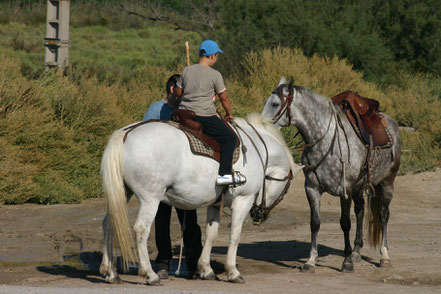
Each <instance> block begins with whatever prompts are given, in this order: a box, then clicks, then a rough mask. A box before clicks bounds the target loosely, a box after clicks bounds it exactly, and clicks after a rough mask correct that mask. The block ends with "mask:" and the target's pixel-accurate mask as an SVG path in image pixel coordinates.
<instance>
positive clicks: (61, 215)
mask: <svg viewBox="0 0 441 294" xmlns="http://www.w3.org/2000/svg"><path fill="white" fill-rule="evenodd" d="M302 185H303V178H302V176H300V177H299V178H297V179H296V181H295V183H294V187H293V188H292V189H291V191H290V192H289V194H288V195H287V196H286V197H285V199H284V200H283V201H282V202H281V203H280V204H279V206H278V207H277V208H276V209H275V211H274V212H273V213H272V215H271V218H270V219H269V220H268V221H267V222H266V223H264V224H263V225H261V226H260V227H255V226H252V224H251V221H250V219H247V221H246V223H245V225H244V229H243V233H242V238H241V245H240V247H239V251H238V267H239V270H240V271H241V273H242V276H243V277H244V279H245V281H246V283H245V284H240V285H237V284H230V283H227V282H226V276H225V272H224V263H225V258H226V252H227V246H228V233H229V228H228V224H229V217H228V216H226V217H223V218H222V221H221V226H220V233H219V238H218V240H217V243H216V244H215V247H214V248H213V254H212V263H213V268H214V269H215V272H216V273H217V275H218V277H219V279H220V281H195V280H187V279H184V278H179V277H172V278H170V279H169V280H165V281H163V282H162V287H161V286H159V287H148V286H146V285H144V284H143V280H142V279H141V278H139V277H138V276H136V274H135V272H133V273H130V274H125V275H122V279H123V280H124V283H123V284H119V285H109V284H106V283H105V282H104V280H103V279H102V278H101V277H100V276H99V274H98V266H99V263H100V258H101V257H100V253H99V251H100V249H101V239H102V233H101V220H102V217H103V216H104V209H105V206H104V201H103V200H102V199H95V200H88V201H85V202H83V203H81V204H78V205H53V206H39V205H19V206H0V224H1V226H0V293H8V292H10V291H11V289H15V290H16V291H17V293H18V292H25V291H26V292H28V291H31V292H32V293H60V292H61V293H62V292H66V293H88V292H89V293H90V292H93V293H110V292H111V293H120V292H133V293H138V292H139V293H141V291H147V290H149V291H153V292H157V293H169V292H173V293H181V292H193V293H194V292H201V293H205V292H217V293H218V292H249V293H323V292H327V293H348V292H358V293H441V169H438V170H437V171H434V172H425V173H421V174H416V175H411V174H409V175H405V176H400V177H398V178H397V180H396V187H395V195H394V199H393V201H392V204H391V218H390V221H389V247H390V256H391V258H392V268H387V269H384V268H379V267H378V265H379V253H378V252H377V250H373V249H370V248H369V246H367V245H365V248H363V250H362V254H363V260H362V261H361V262H360V263H357V264H355V272H354V273H351V274H345V273H341V272H340V271H339V269H340V267H341V263H342V261H343V257H342V255H343V251H342V250H343V235H342V232H341V230H340V225H339V217H340V208H339V207H340V206H339V200H338V199H337V198H334V197H332V196H329V195H324V196H323V198H322V208H321V220H322V226H321V229H320V233H319V240H318V242H319V247H318V250H319V256H320V257H319V261H318V266H317V269H316V273H315V274H311V273H301V272H300V270H299V268H300V267H301V266H302V265H303V263H304V262H305V261H306V260H307V258H308V256H309V240H310V235H309V208H308V205H307V201H306V198H305V194H304V192H303V187H302ZM129 207H130V208H129V209H130V211H131V216H132V221H133V220H134V217H135V215H136V212H137V203H136V201H135V200H131V202H130V204H129ZM226 212H228V209H227V210H226ZM204 221H205V210H204V209H200V210H199V224H200V225H201V227H202V229H203V230H204V228H205V225H204ZM353 221H354V218H353ZM172 222H173V228H172V231H173V236H172V240H173V245H174V246H176V253H177V247H178V245H179V240H180V239H179V238H180V232H179V227H178V225H177V224H178V221H177V217H176V215H175V213H173V217H172ZM352 227H353V229H352V232H351V233H352V241H353V238H354V228H355V223H354V222H353V226H352ZM152 237H153V236H151V238H150V240H149V250H150V251H151V252H152V255H151V256H152V257H153V258H154V257H155V256H156V252H155V246H154V243H153V242H152V240H153V238H152ZM366 243H367V242H365V244H366ZM177 257H178V254H176V255H175V260H174V266H176V264H177ZM172 271H174V269H172ZM11 285H21V287H18V288H17V287H16V288H11V287H10V286H11ZM34 286H35V288H30V287H34Z"/></svg>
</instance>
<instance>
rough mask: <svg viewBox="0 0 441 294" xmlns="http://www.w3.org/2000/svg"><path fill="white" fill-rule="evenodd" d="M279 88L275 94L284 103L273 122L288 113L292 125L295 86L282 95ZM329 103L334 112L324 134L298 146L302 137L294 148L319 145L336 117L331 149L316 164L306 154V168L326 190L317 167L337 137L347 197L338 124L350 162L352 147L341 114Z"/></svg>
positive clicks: (342, 178)
mask: <svg viewBox="0 0 441 294" xmlns="http://www.w3.org/2000/svg"><path fill="white" fill-rule="evenodd" d="M283 86H285V85H283ZM278 89H279V88H278ZM278 89H277V90H278ZM277 90H276V91H274V92H273V94H276V95H277V96H278V97H279V98H280V99H281V100H282V101H283V102H282V105H281V107H280V109H279V111H277V113H276V114H275V115H274V117H273V122H274V123H276V122H277V121H279V120H280V118H281V117H282V116H283V115H284V114H285V113H286V115H287V117H288V125H291V121H292V113H291V103H292V102H293V88H290V89H289V93H288V95H284V94H283V92H281V95H279V94H278V93H277ZM329 104H330V108H331V110H332V114H331V117H330V119H329V123H328V126H327V129H326V131H325V132H324V134H323V135H322V136H321V137H320V138H319V139H317V140H316V141H314V142H311V143H309V144H305V145H303V146H299V147H298V145H299V144H300V143H301V142H302V141H303V138H302V141H300V142H299V144H297V145H296V146H294V148H295V149H305V148H307V147H311V148H312V147H314V146H315V145H317V144H318V143H319V142H320V141H322V140H323V138H324V137H325V136H326V135H327V134H328V132H329V128H330V125H331V122H332V120H333V119H335V130H334V135H333V136H332V140H331V146H330V148H329V150H328V151H327V152H326V154H325V155H324V156H323V157H322V159H321V160H320V161H319V162H318V163H316V164H311V163H310V161H309V159H308V157H307V155H305V158H306V160H307V161H308V165H307V166H305V169H309V170H311V171H312V172H313V173H314V174H315V176H316V178H317V180H318V182H319V184H320V187H321V188H322V189H323V190H324V188H323V186H322V184H321V181H320V179H319V177H318V175H317V173H316V169H317V168H318V167H319V166H320V164H322V163H323V161H324V160H325V159H326V157H327V156H328V155H329V154H330V152H331V151H332V150H333V148H334V142H335V141H336V139H337V141H338V145H339V146H338V148H339V151H340V161H341V162H342V165H343V168H342V174H341V177H340V182H341V181H342V180H343V190H344V195H345V197H347V194H346V184H345V178H346V175H345V174H346V167H345V162H344V160H343V155H342V151H341V146H340V140H339V139H338V138H337V137H338V131H337V129H338V126H340V128H341V129H342V131H343V133H344V135H345V139H346V143H347V144H348V162H350V148H349V143H348V138H347V135H346V131H345V129H344V127H343V124H342V122H341V118H340V115H339V114H338V113H337V112H336V110H335V109H334V106H333V104H332V102H331V101H329ZM299 134H300V131H298V132H297V133H296V134H295V135H294V138H295V137H297V136H298V135H299Z"/></svg>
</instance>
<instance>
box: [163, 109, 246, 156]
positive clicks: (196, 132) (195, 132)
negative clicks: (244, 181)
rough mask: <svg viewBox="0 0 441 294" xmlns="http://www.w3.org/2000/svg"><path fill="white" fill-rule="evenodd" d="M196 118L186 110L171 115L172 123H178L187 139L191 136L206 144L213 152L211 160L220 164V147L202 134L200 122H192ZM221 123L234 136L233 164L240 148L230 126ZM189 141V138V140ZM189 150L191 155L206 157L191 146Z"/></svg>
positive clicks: (238, 141)
mask: <svg viewBox="0 0 441 294" xmlns="http://www.w3.org/2000/svg"><path fill="white" fill-rule="evenodd" d="M195 116H196V114H195V113H194V112H193V111H191V110H186V109H178V110H176V111H174V112H173V113H172V115H171V119H172V121H174V122H177V123H179V128H180V129H181V130H182V131H183V132H184V133H185V134H186V135H187V137H189V136H188V135H189V134H190V135H192V136H194V137H196V138H197V139H199V140H200V141H201V142H202V143H204V144H206V145H207V146H209V147H210V148H211V149H212V150H213V154H212V155H211V156H210V157H212V158H213V159H215V160H217V161H219V162H220V145H219V143H218V142H217V141H216V140H214V139H212V138H211V137H209V136H207V135H206V134H205V133H203V132H202V124H201V123H200V122H197V121H194V120H193V118H194V117H195ZM222 121H223V122H224V123H225V125H226V126H227V127H228V128H229V129H230V130H231V131H232V132H233V133H234V134H235V136H236V142H237V143H236V148H235V151H234V155H233V164H234V163H235V162H236V161H237V159H238V154H239V149H238V147H239V146H240V140H239V138H238V137H237V134H236V132H235V131H234V130H233V129H232V128H231V126H230V125H229V124H228V123H226V121H224V120H223V119H222ZM189 140H190V138H189ZM191 149H192V151H193V153H197V154H198V153H199V154H200V155H206V154H205V153H201V152H198V151H197V150H196V149H195V148H193V146H191Z"/></svg>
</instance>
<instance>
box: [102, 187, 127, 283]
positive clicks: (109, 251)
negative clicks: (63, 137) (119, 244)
mask: <svg viewBox="0 0 441 294" xmlns="http://www.w3.org/2000/svg"><path fill="white" fill-rule="evenodd" d="M132 195H133V193H132V192H131V191H129V190H126V197H127V202H129V200H130V198H131V197H132ZM109 225H110V224H109V216H108V214H106V215H105V216H104V219H103V223H102V226H103V237H104V238H103V259H102V261H101V265H100V274H101V275H102V276H104V277H105V278H106V282H108V283H111V284H113V283H117V284H119V283H122V281H121V279H120V277H119V276H118V273H117V272H116V268H115V266H114V265H113V259H114V256H113V233H112V230H111V228H110V227H109Z"/></svg>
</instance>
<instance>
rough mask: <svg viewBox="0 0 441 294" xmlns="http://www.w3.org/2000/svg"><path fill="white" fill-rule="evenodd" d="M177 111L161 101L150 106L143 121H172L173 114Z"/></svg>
mask: <svg viewBox="0 0 441 294" xmlns="http://www.w3.org/2000/svg"><path fill="white" fill-rule="evenodd" d="M174 110H175V109H174V108H172V107H170V106H169V105H168V104H167V103H165V101H164V100H162V99H161V100H159V101H156V102H155V103H153V104H152V105H150V107H149V109H148V110H147V112H146V113H145V114H144V118H143V119H142V120H144V121H147V120H150V119H160V120H170V119H171V114H172V112H173V111H174Z"/></svg>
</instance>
